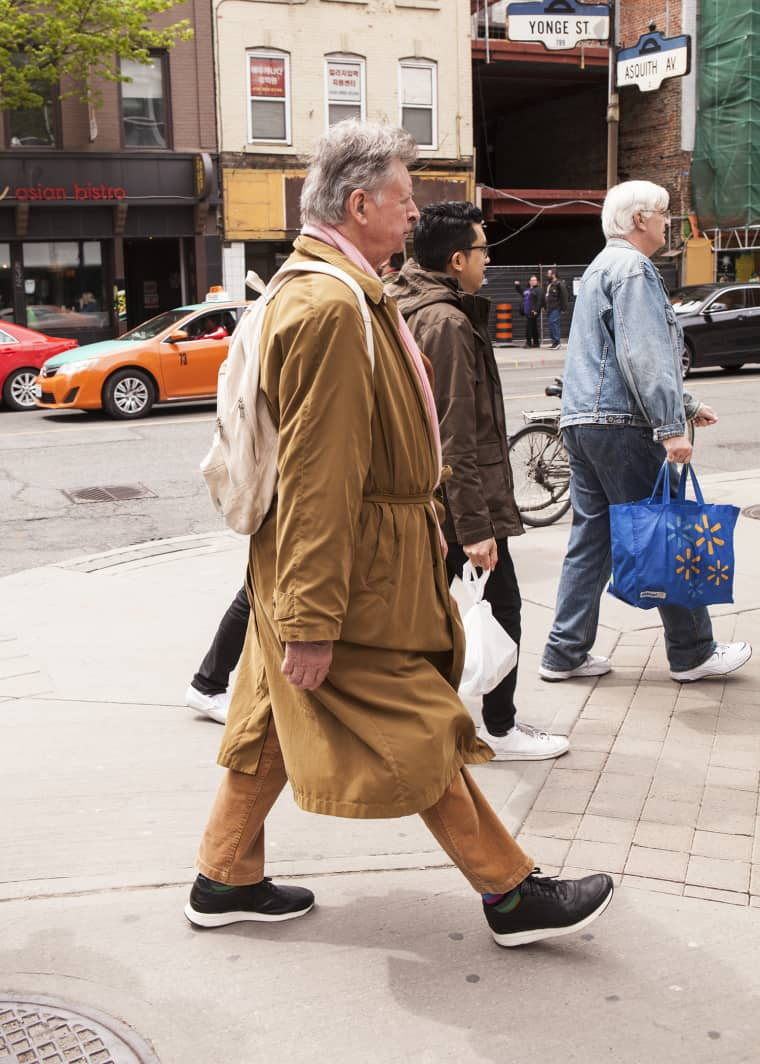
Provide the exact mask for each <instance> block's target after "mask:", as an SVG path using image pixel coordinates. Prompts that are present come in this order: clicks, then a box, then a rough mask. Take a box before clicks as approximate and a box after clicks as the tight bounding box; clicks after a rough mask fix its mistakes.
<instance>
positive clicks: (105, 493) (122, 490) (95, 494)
mask: <svg viewBox="0 0 760 1064" xmlns="http://www.w3.org/2000/svg"><path fill="white" fill-rule="evenodd" d="M63 494H64V495H65V496H66V498H67V499H71V501H72V502H124V501H125V500H126V499H155V498H156V493H155V492H154V491H151V490H150V488H146V487H145V485H144V484H99V485H98V486H97V487H93V488H76V489H73V490H71V491H64V492H63ZM0 1064H2V1061H0Z"/></svg>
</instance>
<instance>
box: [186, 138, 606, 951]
mask: <svg viewBox="0 0 760 1064" xmlns="http://www.w3.org/2000/svg"><path fill="white" fill-rule="evenodd" d="M415 156H416V149H415V144H414V141H413V140H412V138H411V137H410V136H409V134H408V133H406V131H404V130H401V129H395V128H392V127H388V126H379V125H372V124H367V123H363V122H357V121H353V120H349V121H346V122H340V123H338V124H336V125H334V126H331V127H330V129H329V130H328V132H327V133H326V134H324V135H323V137H322V138H321V140H320V141H319V142H318V145H317V148H316V151H315V155H314V158H313V161H312V163H311V166H310V168H309V171H308V173H307V176H306V180H305V182H304V186H303V191H302V199H301V209H302V217H303V221H304V227H303V230H302V233H301V235H300V236H299V237H298V239H297V240H296V242H295V250H294V254H293V256H292V257H291V260H292V261H295V262H304V261H316V262H325V261H326V262H330V263H332V264H333V265H335V266H337V267H339V268H340V269H342V270H344V271H345V272H347V273H349V274H350V276H351V277H352V278H353V279H354V280H355V281H356V283H357V284H359V285H360V286H361V287H362V289H363V291H364V293H365V295H366V301H367V308H368V311H369V314H370V318H371V321H372V327H373V334H374V367H373V365H372V364H371V363H370V359H369V353H368V349H367V341H366V337H365V333H364V326H363V322H362V317H361V315H360V313H359V308H358V306H357V301H356V297H355V295H354V294H353V293H352V292H351V291H350V290H349V289H348V287H347V286H346V285H344V284H343V283H342V282H341V281H340V280H338V279H336V278H335V277H330V276H326V275H324V274H318V273H314V272H311V273H302V274H299V275H298V276H296V277H294V278H293V279H292V280H290V281H288V283H287V284H286V285H284V286H283V287H282V289H281V290H280V291H279V292H278V294H277V295H276V296H275V297H274V299H273V300H272V301H271V303H270V304H269V306H268V308H267V313H266V315H265V317H264V322H263V330H262V335H261V378H260V389H261V393H262V394H263V396H264V397H265V399H266V402H267V403H268V405H269V407H270V409H271V411H272V416H273V418H274V421H275V423H276V424H277V426H278V453H277V467H278V472H279V480H278V488H277V496H276V499H275V501H274V503H273V505H272V509H271V511H270V513H269V515H268V516H267V517H266V518H265V520H264V523H263V524H262V525H261V527H260V529H259V530H258V531H257V532H256V534H255V535H253V536H252V537H251V544H250V562H249V576H248V584H249V587H250V589H251V593H252V602H251V623H250V624H249V626H248V636H247V639H246V644H245V647H244V649H243V656H242V658H241V662H240V668H239V672H238V678H237V682H236V684H235V691H234V695H233V699H232V702H231V704H230V712H229V717H228V721H227V726H226V728H225V732H224V739H223V742H222V749H221V752H220V756H219V760H220V762H221V764H222V765H224V766H225V767H226V768H227V770H228V771H227V772H226V774H225V776H224V778H223V780H222V782H221V786H220V789H219V792H218V794H217V798H216V803H215V805H214V808H213V810H212V813H211V817H210V819H209V822H208V825H207V827H206V831H205V834H204V836H203V839H202V841H201V847H200V854H199V858H198V867H199V869H200V875H199V876H198V877H197V878H196V881H195V883H194V885H193V888H192V891H191V893H190V899H189V901H188V903H187V906H186V908H185V914H186V916H187V917H188V919H189V920H190V921H191V922H192V923H193V924H197V925H199V926H202V927H218V926H222V925H225V924H231V923H236V922H238V921H245V920H263V921H271V920H287V919H292V918H294V917H298V916H303V915H304V914H305V913H307V912H308V911H309V910H310V909H311V907H312V905H313V904H314V895H313V894H312V892H311V891H310V890H308V889H306V888H305V887H298V886H280V885H278V884H274V883H272V882H271V880H269V879H266V878H264V822H265V818H266V816H267V814H268V812H269V810H270V809H271V807H272V805H273V804H274V802H275V801H276V799H277V797H278V795H279V794H280V792H281V791H282V789H283V787H284V786H285V783H286V782H288V781H289V782H290V784H291V787H292V790H293V795H294V798H295V800H296V802H297V804H298V805H299V806H300V807H301V808H302V809H304V810H306V811H309V812H312V813H323V814H327V815H331V816H342V817H349V818H384V817H400V816H407V815H409V814H411V813H419V814H420V815H421V816H422V818H423V820H424V822H425V824H426V826H427V827H428V828H429V829H430V831H431V832H432V834H433V835H434V836H435V838H436V839H437V840H438V842H439V844H440V845H441V846H442V848H443V849H444V850H445V851H446V853H447V854H448V855H449V857H450V858H451V860H452V861H453V862H454V863H455V864H456V865H457V866H458V867H459V868H460V869H461V871H462V872H463V874H464V875H465V876H466V877H467V879H468V880H469V882H470V884H471V885H472V887H473V888H474V889H475V891H477V892H478V893H479V894H480V895H481V896H482V906H483V910H484V914H485V917H486V920H487V922H488V925H489V927H490V929H491V933H492V934H493V936H494V938H495V940H496V941H497V942H498V943H499V944H500V945H504V946H511V945H519V944H522V943H525V942H532V941H536V940H538V939H541V938H549V937H555V936H557V935H559V934H566V933H568V932H570V931H574V930H577V929H579V928H581V927H584V926H585V925H586V924H588V923H589V922H590V921H591V920H593V919H594V918H595V917H596V916H598V915H599V914H600V913H601V912H602V911H603V910H604V908H605V907H606V906H607V904H608V903H609V901H610V899H611V896H612V880H611V879H610V877H609V876H607V875H601V874H599V875H591V876H586V877H584V878H583V879H579V880H556V879H552V878H549V877H540V876H537V875H535V874H534V868H533V861H532V860H531V858H530V857H528V856H527V855H526V854H525V853H524V852H523V851H522V850H521V848H520V847H519V846H518V845H517V843H516V842H515V840H514V839H513V838H512V836H511V835H510V834H509V833H508V831H507V830H506V828H505V827H504V825H503V824H502V822H501V820H500V818H499V817H498V816H497V815H496V813H495V812H494V810H493V809H492V808H491V806H490V805H489V804H488V802H487V801H486V799H485V798H484V797H483V795H482V794H481V793H480V790H479V789H478V787H477V786H476V784H475V782H474V780H473V779H472V777H471V776H470V775H469V773H468V771H467V769H466V768H465V765H468V764H478V763H482V762H485V761H488V760H489V759H490V758H491V756H492V753H491V750H490V749H489V748H488V747H487V746H486V745H485V744H484V743H481V742H480V741H479V740H478V739H477V737H476V735H475V728H474V725H473V722H472V718H471V717H470V715H469V713H468V712H467V710H466V709H465V708H464V706H463V705H462V703H461V701H460V700H459V698H458V696H457V693H456V688H457V684H458V682H459V677H460V674H461V668H462V662H463V658H464V640H463V635H462V628H461V625H460V623H459V620H458V615H457V613H456V610H455V607H454V606H453V604H452V602H451V599H450V596H449V589H448V582H447V579H446V566H445V564H444V560H443V553H442V545H441V541H440V538H439V529H438V523H437V519H436V515H435V510H434V507H433V502H432V499H433V492H434V490H435V488H436V485H437V484H438V482H439V478H440V473H441V450H440V436H439V432H438V419H437V417H436V412H435V400H434V397H433V394H432V390H431V388H430V386H429V383H428V380H427V376H426V374H425V370H424V367H423V364H422V361H421V359H420V357H419V352H418V349H417V346H416V344H415V343H414V340H413V338H412V336H411V333H409V330H408V328H407V327H406V326H405V324H404V322H403V318H401V316H400V314H399V311H398V308H397V307H396V305H395V303H394V301H393V300H392V299H388V298H387V297H386V295H385V292H384V289H383V283H382V281H381V280H380V278H379V277H378V276H377V272H376V271H377V269H378V267H379V266H380V264H381V263H382V262H383V261H384V260H385V259H386V258H387V257H388V256H389V255H391V254H392V253H393V252H398V251H401V250H402V249H403V247H404V243H405V240H406V238H407V236H408V235H409V232H410V230H411V229H412V227H413V225H414V223H415V222H416V221H417V219H418V217H419V214H418V211H417V208H416V206H415V204H414V200H413V198H412V179H411V176H410V174H409V172H408V169H407V166H408V164H410V163H411V162H412V161H413V160H414V158H415ZM315 412H317V413H318V416H314V414H315ZM280 852H282V851H280ZM432 912H433V910H432V909H431V913H432ZM431 918H432V919H433V920H435V917H434V915H433V916H432V917H431Z"/></svg>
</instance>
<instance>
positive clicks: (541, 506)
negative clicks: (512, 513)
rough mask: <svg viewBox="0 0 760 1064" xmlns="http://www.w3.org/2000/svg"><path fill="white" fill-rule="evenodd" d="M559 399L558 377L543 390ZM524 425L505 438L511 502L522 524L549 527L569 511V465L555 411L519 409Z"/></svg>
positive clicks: (560, 395) (557, 414) (560, 381)
mask: <svg viewBox="0 0 760 1064" xmlns="http://www.w3.org/2000/svg"><path fill="white" fill-rule="evenodd" d="M544 393H545V394H546V395H550V396H555V397H557V398H561V397H562V378H561V377H555V378H554V384H549V385H547V386H546V388H545V389H544ZM522 415H523V420H524V421H525V425H524V426H523V428H521V429H518V430H517V432H516V433H515V434H514V435H513V436H511V437H510V439H509V454H510V458H511V462H512V476H513V479H514V491H515V502H516V503H517V509H518V510H519V511H520V517H521V518H522V519H523V522H524V523H525V524H526V525H533V526H542V525H551V524H553V523H554V522H555V521H559V519H560V517H562V516H563V515H564V514H566V513H567V511H568V510H569V508H570V462H569V461H568V457H567V452H566V451H565V448H564V446H563V444H562V436H561V435H560V431H559V408H557V409H556V410H523V412H522Z"/></svg>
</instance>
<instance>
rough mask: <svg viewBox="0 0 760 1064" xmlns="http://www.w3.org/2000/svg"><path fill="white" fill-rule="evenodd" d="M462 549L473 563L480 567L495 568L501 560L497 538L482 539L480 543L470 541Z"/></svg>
mask: <svg viewBox="0 0 760 1064" xmlns="http://www.w3.org/2000/svg"><path fill="white" fill-rule="evenodd" d="M462 550H463V551H464V552H465V554H466V555H467V557H468V558H469V560H470V561H471V562H472V564H473V565H477V566H478V568H480V569H494V568H495V567H496V563H497V561H498V560H499V555H498V551H497V548H496V540H495V539H494V538H493V537H491V539H484V540H481V542H480V543H469V544H467V545H465V546H463V547H462Z"/></svg>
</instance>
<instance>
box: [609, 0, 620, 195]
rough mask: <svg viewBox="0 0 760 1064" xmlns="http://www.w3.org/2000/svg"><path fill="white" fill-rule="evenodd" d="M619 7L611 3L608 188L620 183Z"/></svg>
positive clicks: (614, 1)
mask: <svg viewBox="0 0 760 1064" xmlns="http://www.w3.org/2000/svg"><path fill="white" fill-rule="evenodd" d="M617 7H618V0H613V2H612V3H610V43H609V60H608V71H607V188H608V189H609V188H612V186H613V185H616V184H617V183H618V129H619V127H620V96H619V95H618V92H617V88H616V85H615V82H616V74H617V70H616V64H617V22H618V20H617Z"/></svg>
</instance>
